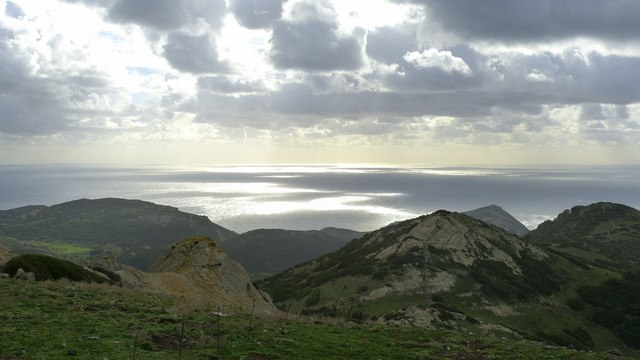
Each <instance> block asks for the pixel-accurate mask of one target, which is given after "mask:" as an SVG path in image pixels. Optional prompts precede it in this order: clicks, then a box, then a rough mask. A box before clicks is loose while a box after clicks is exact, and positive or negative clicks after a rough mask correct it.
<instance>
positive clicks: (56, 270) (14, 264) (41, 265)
mask: <svg viewBox="0 0 640 360" xmlns="http://www.w3.org/2000/svg"><path fill="white" fill-rule="evenodd" d="M20 268H22V270H24V271H26V272H33V273H34V274H35V275H36V280H40V281H43V280H59V279H63V278H64V279H69V280H72V281H84V282H97V283H104V282H109V280H107V279H105V278H103V277H102V276H99V275H96V274H94V273H92V272H91V271H88V270H86V269H84V268H83V267H82V266H80V265H77V264H74V263H72V262H71V261H67V260H61V259H56V258H54V257H51V256H46V255H33V254H25V255H20V256H16V257H14V258H12V259H11V260H9V262H8V263H7V264H6V265H5V266H4V269H3V272H5V273H8V274H12V275H13V274H15V273H16V271H18V269H20Z"/></svg>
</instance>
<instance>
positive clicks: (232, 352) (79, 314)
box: [0, 280, 610, 360]
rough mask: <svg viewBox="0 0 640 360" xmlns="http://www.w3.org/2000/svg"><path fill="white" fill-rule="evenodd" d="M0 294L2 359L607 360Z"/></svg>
mask: <svg viewBox="0 0 640 360" xmlns="http://www.w3.org/2000/svg"><path fill="white" fill-rule="evenodd" d="M0 300H1V303H2V304H3V306H2V307H0V359H2V360H7V359H69V358H76V359H179V358H182V359H221V358H224V359H263V360H265V359H607V358H610V357H609V356H608V355H606V354H595V353H585V352H579V351H574V350H569V349H559V348H548V347H545V346H543V345H541V344H537V343H533V342H528V341H524V340H519V339H514V338H507V337H503V336H502V335H500V334H492V333H489V332H485V333H482V332H481V331H479V330H478V329H474V328H469V329H466V330H465V331H458V332H454V331H444V330H442V331H440V330H438V331H436V330H427V329H422V328H417V327H393V326H387V325H380V324H368V325H356V324H346V323H344V322H335V321H334V322H320V321H315V322H314V321H311V320H309V319H305V318H303V319H295V320H293V321H291V320H290V321H282V320H278V319H266V318H259V319H251V317H250V316H248V315H231V316H224V317H218V316H217V315H216V309H214V307H211V308H204V309H195V310H194V309H188V308H187V307H185V306H184V302H183V301H176V300H175V299H171V298H167V297H161V296H157V295H149V294H141V293H135V292H130V291H126V290H123V289H120V288H118V287H113V286H108V285H97V284H82V283H71V282H67V281H59V282H38V283H36V282H22V281H15V280H1V281H0ZM181 339H182V341H181Z"/></svg>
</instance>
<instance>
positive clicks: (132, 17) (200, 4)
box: [109, 0, 226, 31]
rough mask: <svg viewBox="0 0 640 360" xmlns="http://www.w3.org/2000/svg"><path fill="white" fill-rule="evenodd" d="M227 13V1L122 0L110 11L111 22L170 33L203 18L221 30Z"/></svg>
mask: <svg viewBox="0 0 640 360" xmlns="http://www.w3.org/2000/svg"><path fill="white" fill-rule="evenodd" d="M225 10H226V5H225V2H224V0H119V1H118V2H117V3H115V4H114V5H113V6H112V7H111V8H110V9H109V19H111V20H112V21H114V22H118V23H135V24H139V25H143V26H147V27H151V28H154V29H157V30H165V31H166V30H174V29H178V28H180V27H182V26H184V25H187V24H189V23H190V22H191V21H193V20H194V19H197V18H202V19H204V20H205V21H207V22H208V23H209V24H211V25H212V26H213V27H214V28H219V27H220V26H221V25H222V17H223V16H224V13H225Z"/></svg>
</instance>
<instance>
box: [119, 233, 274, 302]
mask: <svg viewBox="0 0 640 360" xmlns="http://www.w3.org/2000/svg"><path fill="white" fill-rule="evenodd" d="M116 273H118V274H119V275H120V276H121V277H122V281H123V286H125V287H130V288H140V289H144V290H147V291H151V292H159V293H166V294H171V295H177V296H180V297H183V298H184V299H185V301H187V302H189V303H191V304H193V305H198V304H210V305H219V306H221V307H223V308H225V309H226V310H239V309H242V310H244V311H251V310H252V309H253V310H254V311H255V312H257V313H263V314H272V313H275V312H277V311H278V310H277V309H276V308H275V306H274V305H273V304H272V303H271V302H270V300H269V298H268V297H267V296H264V295H263V294H262V293H261V292H260V291H259V290H258V289H256V287H255V286H254V285H253V283H252V281H251V279H250V278H249V275H248V273H247V272H246V270H245V269H244V268H243V267H242V265H240V264H238V263H237V262H235V261H233V260H231V259H230V258H229V257H228V256H227V255H226V253H225V252H224V251H223V250H222V249H221V248H220V247H219V246H218V245H217V244H216V242H215V241H213V240H212V239H210V238H207V237H194V238H188V239H185V240H182V241H180V242H178V243H176V244H174V245H173V246H171V247H170V248H169V249H167V250H166V251H165V252H164V254H162V255H161V256H160V257H159V258H158V259H157V260H156V261H155V262H154V263H153V265H151V267H150V268H149V273H145V272H142V271H139V270H135V269H133V268H131V267H128V266H123V267H122V270H119V271H116Z"/></svg>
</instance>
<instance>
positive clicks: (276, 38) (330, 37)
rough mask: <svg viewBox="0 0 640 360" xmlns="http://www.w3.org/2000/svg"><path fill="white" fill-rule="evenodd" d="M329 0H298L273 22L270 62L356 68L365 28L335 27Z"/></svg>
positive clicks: (293, 66)
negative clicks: (346, 30)
mask: <svg viewBox="0 0 640 360" xmlns="http://www.w3.org/2000/svg"><path fill="white" fill-rule="evenodd" d="M337 21H338V20H337V14H336V13H335V10H334V9H333V5H332V3H331V2H330V1H300V2H297V3H295V5H293V6H292V9H291V14H290V16H289V19H287V20H280V21H278V22H276V23H275V24H274V25H273V31H272V35H271V54H270V58H271V61H272V63H273V64H274V65H275V66H276V68H279V69H295V70H303V71H312V72H313V71H335V70H357V69H359V68H360V67H362V66H363V65H364V61H365V59H364V46H365V45H364V44H365V38H366V31H365V30H364V29H361V28H356V29H354V30H353V31H352V32H351V33H343V32H342V31H340V29H339V24H338V22H337Z"/></svg>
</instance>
